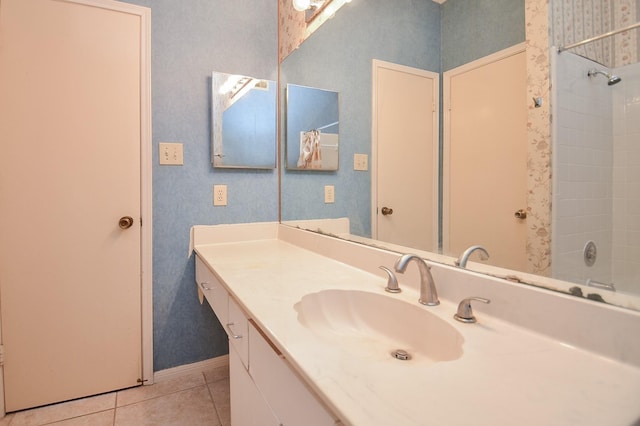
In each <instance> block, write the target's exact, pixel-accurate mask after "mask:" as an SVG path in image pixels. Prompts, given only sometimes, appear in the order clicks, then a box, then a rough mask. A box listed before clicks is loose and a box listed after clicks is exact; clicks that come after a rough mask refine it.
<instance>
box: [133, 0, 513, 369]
mask: <svg viewBox="0 0 640 426" xmlns="http://www.w3.org/2000/svg"><path fill="white" fill-rule="evenodd" d="M125 1H128V2H129V3H133V4H139V5H142V6H146V7H149V8H151V10H152V95H153V105H152V107H153V208H154V211H153V216H154V219H153V227H154V235H153V238H154V243H153V245H154V246H153V250H154V254H153V258H154V260H153V266H154V278H153V281H154V282H153V285H154V295H153V310H154V324H153V326H154V370H155V371H158V370H163V369H166V368H170V367H175V366H179V365H182V364H188V363H191V362H196V361H200V360H204V359H208V358H211V357H214V356H218V355H222V354H226V353H227V352H228V347H227V340H226V336H225V334H224V331H223V330H222V328H221V326H220V324H219V323H218V322H217V320H216V319H215V317H214V315H213V313H212V312H211V309H210V308H209V307H208V306H207V305H200V304H199V303H198V301H197V300H198V299H197V294H196V287H195V283H194V261H193V257H191V258H188V257H187V252H188V245H189V229H190V227H191V226H192V225H194V224H220V223H239V222H256V221H274V220H277V218H278V183H277V182H278V179H277V171H275V170H270V171H250V170H223V169H213V167H212V166H211V101H210V96H211V72H212V71H219V72H226V73H239V74H246V75H253V76H256V77H260V78H267V79H272V80H275V79H276V78H277V56H278V55H277V39H278V37H277V3H278V2H277V1H276V0H234V1H225V0H190V1H188V2H177V1H175V0H125ZM471 3H473V4H471ZM462 4H464V5H466V6H465V7H466V9H464V8H463V9H459V8H458V7H459V6H460V5H462ZM374 11H376V12H379V11H382V13H374ZM487 15H490V16H487ZM521 16H522V17H521ZM454 17H457V18H458V19H460V20H464V19H467V22H466V23H465V25H466V26H463V27H462V28H466V29H467V30H466V31H463V32H462V33H464V34H456V35H455V37H456V38H455V40H453V39H452V38H450V37H453V35H447V34H448V33H446V30H445V29H444V28H443V30H442V37H441V28H440V26H441V20H442V25H443V26H444V25H445V23H447V22H448V21H447V20H448V19H449V18H451V19H453V18H454ZM487 19H489V20H487ZM491 19H493V20H491ZM495 19H500V22H501V23H500V24H499V25H498V24H496V23H495ZM520 19H522V22H523V20H524V1H513V0H478V1H474V2H468V1H460V0H449V1H448V2H446V3H445V5H444V6H442V7H441V6H439V5H437V4H436V3H433V2H431V1H425V0H395V1H393V2H390V1H386V0H368V1H367V2H363V1H353V2H352V3H350V4H349V5H347V6H346V7H344V8H343V9H342V10H341V11H340V12H339V13H338V14H336V17H335V18H333V19H331V20H329V21H328V22H327V24H325V25H324V26H323V27H322V28H320V29H319V30H318V32H317V33H316V34H314V36H312V37H311V38H310V39H309V40H307V42H305V43H304V45H303V46H307V45H309V46H312V47H311V48H310V49H308V51H309V53H307V54H304V55H298V54H297V52H300V51H302V49H300V50H299V51H297V52H296V55H292V56H291V57H290V58H291V60H290V59H289V58H288V59H287V61H288V62H290V64H289V67H288V68H286V67H285V68H284V69H283V71H284V72H283V75H284V77H285V78H286V79H288V81H290V82H293V83H298V84H307V85H311V86H315V87H321V88H325V89H330V90H336V91H339V92H340V93H341V99H344V96H343V95H345V94H348V95H349V96H355V97H356V99H362V101H358V102H351V103H350V104H345V103H344V102H342V101H341V105H340V119H341V126H340V133H341V135H340V137H341V154H340V155H341V164H343V165H345V167H341V170H340V171H339V172H337V173H332V172H322V173H318V174H313V173H308V172H292V173H293V176H294V180H290V179H289V177H286V179H285V181H284V182H283V184H284V186H285V187H284V188H283V191H284V193H285V194H289V195H286V196H285V198H284V200H283V215H285V217H284V218H287V217H286V216H289V218H302V217H319V216H318V211H319V212H320V213H319V214H320V217H340V216H345V215H348V214H349V212H350V211H364V213H361V214H360V213H357V214H356V215H355V216H354V217H353V218H352V223H353V225H354V227H355V228H354V229H353V231H354V232H355V233H358V234H361V235H368V233H370V226H371V225H370V217H369V204H370V190H369V185H370V176H369V174H368V173H366V172H365V173H363V172H354V171H353V170H352V167H351V164H352V161H353V154H354V153H366V154H369V155H370V154H371V152H370V132H371V121H370V116H371V115H370V112H371V99H370V95H369V90H370V87H371V80H370V75H371V63H370V58H371V57H376V58H378V59H382V60H387V61H391V62H396V63H404V64H406V65H410V66H415V67H418V68H423V69H428V70H431V71H440V70H441V66H442V69H445V70H446V69H449V68H451V67H453V66H455V65H454V64H456V63H457V62H459V61H461V60H462V61H464V62H466V61H467V60H466V58H467V56H470V55H467V54H466V53H465V52H466V51H467V50H465V48H463V47H461V46H460V45H459V44H455V43H454V46H452V47H451V49H448V48H447V46H448V44H446V43H445V42H444V41H443V40H441V38H442V39H444V38H447V39H448V40H451V41H452V43H453V42H454V41H455V42H456V43H462V44H465V43H471V42H473V39H474V38H476V37H479V35H478V32H480V33H481V34H480V35H482V33H484V32H485V30H486V26H487V25H488V26H492V27H493V28H494V29H495V28H500V32H501V34H502V35H503V36H505V37H506V41H505V42H500V43H504V44H505V45H504V46H503V47H507V46H508V45H512V44H515V43H517V42H519V41H522V40H524V35H523V34H524V26H523V24H522V23H519V21H518V20H520ZM519 25H522V36H520V35H518V34H519V32H518V31H519V30H518V28H519V27H518V26H519ZM407 27H410V28H415V32H413V33H412V35H411V36H410V37H408V38H406V39H402V40H401V41H399V42H394V43H391V42H390V40H391V39H393V37H391V35H394V36H395V35H396V33H397V32H398V28H407ZM340 28H343V29H340ZM344 28H352V29H353V28H356V29H357V31H355V32H354V33H353V34H349V33H347V32H345V31H346V30H345V29H344ZM317 34H324V36H322V37H317ZM505 34H506V35H505ZM512 34H516V36H512ZM465 37H466V38H465ZM512 37H515V39H517V40H516V41H513V40H512ZM322 40H326V41H322ZM465 40H466V41H465ZM365 42H366V43H365ZM441 42H442V46H441ZM500 43H499V42H496V43H493V44H494V45H495V46H499V45H501V44H500ZM354 46H358V47H357V48H354ZM362 46H366V47H365V48H362ZM441 47H442V49H443V50H446V51H447V52H450V51H451V50H452V51H454V52H457V53H455V54H452V55H453V57H450V54H449V53H446V54H444V53H443V54H442V58H441ZM496 50H499V49H496ZM329 51H332V52H336V53H337V55H336V56H335V57H334V59H331V61H329V62H322V58H326V54H327V52H329ZM485 54H486V53H485ZM471 56H473V55H471ZM480 56H483V55H480ZM477 57H479V56H477ZM295 58H297V59H295ZM473 59H475V58H473ZM464 62H462V63H464ZM285 66H287V64H285ZM314 66H315V67H321V69H324V70H325V72H324V73H322V75H321V76H318V77H312V78H311V79H308V80H304V79H303V78H302V76H303V75H304V73H305V72H306V71H308V70H309V69H310V67H314ZM345 67H346V68H347V69H349V70H350V71H351V73H350V75H343V74H342V73H339V72H338V71H339V70H341V69H344V68H345ZM359 116H364V117H367V118H366V119H362V120H360V119H357V120H355V119H354V117H359ZM343 123H350V124H349V125H346V124H344V125H343ZM159 142H182V143H183V144H184V166H159V165H158V143H159ZM214 184H226V185H228V199H229V205H228V206H227V207H215V208H214V207H213V203H212V197H213V185H214ZM326 184H334V185H336V203H335V204H329V205H325V204H324V203H323V202H322V201H323V186H324V185H326ZM288 191H289V192H288ZM291 191H293V192H291ZM300 191H301V192H303V193H306V194H313V201H310V202H304V201H301V199H300V198H299V194H300ZM292 209H293V210H292Z"/></svg>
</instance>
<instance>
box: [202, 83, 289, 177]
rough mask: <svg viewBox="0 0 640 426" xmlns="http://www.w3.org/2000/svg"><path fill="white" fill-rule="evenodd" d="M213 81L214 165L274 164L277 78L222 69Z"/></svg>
mask: <svg viewBox="0 0 640 426" xmlns="http://www.w3.org/2000/svg"><path fill="white" fill-rule="evenodd" d="M211 82H212V84H211V103H212V108H211V114H212V117H211V125H212V131H211V134H212V150H211V152H212V159H211V160H212V161H211V162H212V163H213V167H216V168H243V169H273V168H275V166H276V146H277V145H276V139H277V131H276V124H277V119H276V108H277V84H276V82H275V81H271V80H265V79H260V78H256V77H251V76H247V75H237V74H225V73H220V72H213V73H212V74H211Z"/></svg>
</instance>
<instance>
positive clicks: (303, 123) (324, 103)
mask: <svg viewBox="0 0 640 426" xmlns="http://www.w3.org/2000/svg"><path fill="white" fill-rule="evenodd" d="M286 111H287V112H286V114H287V116H286V168H287V170H316V171H318V170H319V171H327V170H328V171H331V170H338V153H339V150H338V148H339V123H340V119H339V113H338V92H333V91H330V90H323V89H316V88H313V87H305V86H298V85H295V84H287V107H286Z"/></svg>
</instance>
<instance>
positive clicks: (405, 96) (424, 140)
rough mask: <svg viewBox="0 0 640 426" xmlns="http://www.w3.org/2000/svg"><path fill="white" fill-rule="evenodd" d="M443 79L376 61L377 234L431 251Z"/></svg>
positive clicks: (433, 246) (374, 171) (434, 234)
mask: <svg viewBox="0 0 640 426" xmlns="http://www.w3.org/2000/svg"><path fill="white" fill-rule="evenodd" d="M438 82H439V78H438V74H436V73H432V72H429V71H424V70H420V69H416V68H410V67H406V66H402V65H396V64H391V63H388V62H382V61H378V60H374V61H373V118H372V127H373V128H372V137H373V159H372V160H373V161H372V231H373V232H372V234H373V235H372V236H373V238H377V239H378V240H381V241H385V242H389V243H394V244H399V245H403V246H408V247H414V248H417V249H423V250H431V251H435V250H437V247H438V235H437V229H438V228H437V221H438V198H437V196H438V188H437V185H438V136H437V135H438V108H437V99H438V93H439V91H438V84H439V83H438ZM383 209H384V210H383Z"/></svg>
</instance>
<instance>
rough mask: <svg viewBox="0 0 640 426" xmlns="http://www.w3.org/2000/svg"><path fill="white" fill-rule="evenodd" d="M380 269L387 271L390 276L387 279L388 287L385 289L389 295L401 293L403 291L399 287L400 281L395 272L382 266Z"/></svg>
mask: <svg viewBox="0 0 640 426" xmlns="http://www.w3.org/2000/svg"><path fill="white" fill-rule="evenodd" d="M380 269H382V270H383V271H385V272H386V273H387V275H388V277H387V286H386V287H385V288H384V289H385V290H386V291H388V292H389V293H400V292H401V291H402V289H401V288H400V286H399V285H398V279H397V278H396V274H394V273H393V271H392V270H391V269H389V268H387V267H385V266H380Z"/></svg>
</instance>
